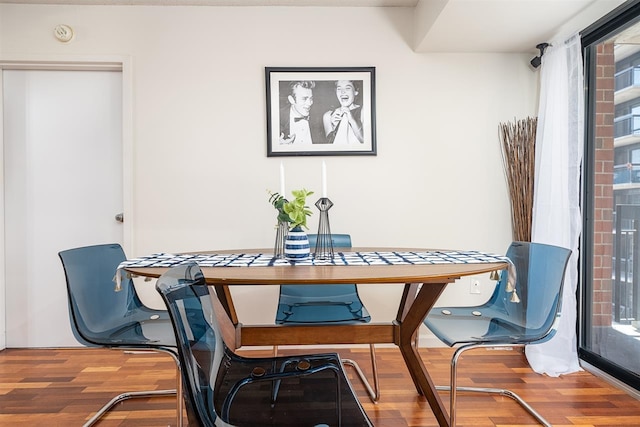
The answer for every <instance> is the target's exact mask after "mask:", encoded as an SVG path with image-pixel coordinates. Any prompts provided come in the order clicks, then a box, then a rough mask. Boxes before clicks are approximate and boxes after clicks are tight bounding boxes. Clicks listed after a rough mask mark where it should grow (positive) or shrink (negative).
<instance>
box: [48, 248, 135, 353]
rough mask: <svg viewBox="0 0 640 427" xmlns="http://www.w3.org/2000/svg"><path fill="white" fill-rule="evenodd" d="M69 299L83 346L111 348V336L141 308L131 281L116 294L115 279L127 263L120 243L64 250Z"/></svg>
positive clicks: (78, 338)
mask: <svg viewBox="0 0 640 427" xmlns="http://www.w3.org/2000/svg"><path fill="white" fill-rule="evenodd" d="M58 255H59V257H60V260H61V261H62V265H63V267H64V272H65V276H66V281H67V293H68V297H69V314H70V317H71V329H72V331H73V333H74V335H75V337H76V339H77V340H78V341H79V342H80V343H82V344H84V345H109V344H112V343H113V342H112V340H110V339H109V337H110V336H111V335H112V333H114V332H117V331H118V330H120V329H121V328H122V327H123V318H126V317H127V315H128V313H130V312H131V310H135V309H136V308H138V307H140V306H142V303H141V302H140V300H139V298H138V296H137V294H136V292H135V288H134V287H133V283H132V282H131V280H123V283H122V291H120V292H115V291H114V288H115V283H114V282H113V278H114V276H115V273H116V269H117V267H118V265H119V264H120V263H121V262H122V261H125V260H126V256H125V254H124V251H123V250H122V247H121V246H120V245H119V244H116V243H113V244H104V245H95V246H86V247H81V248H75V249H69V250H65V251H61V252H60V253H59V254H58Z"/></svg>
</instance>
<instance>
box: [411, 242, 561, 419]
mask: <svg viewBox="0 0 640 427" xmlns="http://www.w3.org/2000/svg"><path fill="white" fill-rule="evenodd" d="M570 254H571V251H570V250H569V249H565V248H561V247H558V246H551V245H544V244H540V243H528V242H513V243H512V244H511V246H510V247H509V249H508V251H507V257H508V258H509V259H510V260H511V261H512V263H513V266H514V267H515V271H516V277H517V278H516V283H515V286H514V284H513V283H511V284H510V283H509V275H508V273H507V271H506V270H505V271H503V272H502V274H501V276H500V281H499V282H498V284H497V285H496V288H495V290H494V292H493V294H492V296H491V298H490V299H489V300H488V301H487V302H486V303H484V304H482V305H479V306H473V307H434V308H433V309H432V310H431V312H430V313H429V315H428V316H427V318H426V319H425V321H424V323H425V325H426V326H427V327H428V328H429V329H430V330H431V332H433V333H434V334H435V335H436V337H438V338H439V339H440V340H441V341H442V342H444V343H445V344H447V345H448V346H450V347H454V346H458V347H457V348H456V351H455V352H454V354H453V357H452V359H451V384H450V386H446V387H438V389H439V390H448V391H450V408H449V416H450V425H451V426H452V427H454V426H455V425H456V395H457V391H464V392H481V393H497V394H501V395H504V396H508V397H510V398H512V399H514V400H515V401H517V402H518V403H519V404H520V405H522V407H523V408H524V409H526V410H527V411H528V412H529V413H530V414H531V415H532V416H533V417H535V418H536V419H537V420H538V421H539V422H540V423H541V424H543V425H545V426H550V424H549V423H548V422H547V421H546V420H545V419H544V418H543V417H542V416H541V415H540V414H539V413H538V412H536V411H535V410H534V409H533V408H532V407H531V406H530V405H529V404H528V403H527V402H525V401H524V400H523V399H522V398H521V397H520V396H518V395H517V394H516V393H514V392H512V391H510V390H505V389H498V388H480V387H460V386H458V385H457V369H458V362H459V359H460V356H461V355H462V353H464V352H465V351H468V350H472V349H476V348H483V347H484V348H494V347H515V346H524V345H527V344H537V343H541V342H544V341H547V340H549V339H550V338H551V337H552V336H553V335H554V333H555V330H556V329H555V328H556V322H557V319H558V318H559V316H560V307H561V305H562V303H561V300H562V288H563V283H564V273H565V268H566V265H567V262H568V260H569V256H570Z"/></svg>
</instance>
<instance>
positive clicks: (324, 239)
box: [314, 197, 333, 259]
mask: <svg viewBox="0 0 640 427" xmlns="http://www.w3.org/2000/svg"><path fill="white" fill-rule="evenodd" d="M332 206H333V202H332V201H331V200H329V199H328V198H326V197H321V198H320V199H318V201H317V202H316V207H317V208H318V210H320V222H319V224H318V235H317V239H316V251H315V254H314V258H316V259H333V239H331V227H330V226H329V209H331V207H332Z"/></svg>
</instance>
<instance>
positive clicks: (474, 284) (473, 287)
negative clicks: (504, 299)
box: [469, 279, 480, 294]
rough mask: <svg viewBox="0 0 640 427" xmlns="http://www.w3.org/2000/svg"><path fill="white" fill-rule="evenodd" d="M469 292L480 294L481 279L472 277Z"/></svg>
mask: <svg viewBox="0 0 640 427" xmlns="http://www.w3.org/2000/svg"><path fill="white" fill-rule="evenodd" d="M469 286H470V287H469V293H470V294H479V293H480V280H478V279H471V282H470V285H469Z"/></svg>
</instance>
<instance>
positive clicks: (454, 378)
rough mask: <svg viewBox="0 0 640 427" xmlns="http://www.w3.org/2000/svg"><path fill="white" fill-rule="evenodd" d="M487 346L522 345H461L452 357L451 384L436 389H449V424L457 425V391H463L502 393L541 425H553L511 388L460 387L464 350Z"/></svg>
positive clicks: (507, 345)
mask: <svg viewBox="0 0 640 427" xmlns="http://www.w3.org/2000/svg"><path fill="white" fill-rule="evenodd" d="M482 347H484V348H487V347H509V348H511V347H522V346H519V345H517V344H504V345H490V346H487V345H481V344H470V345H466V346H462V347H459V348H458V349H457V350H456V351H455V353H454V354H453V357H452V358H451V386H437V387H436V390H443V391H449V392H450V395H449V424H450V427H455V426H456V400H457V399H456V398H457V393H458V392H459V391H462V392H471V393H488V394H500V395H502V396H506V397H510V398H511V399H513V400H515V401H516V402H517V403H518V404H520V406H522V408H524V410H526V411H527V412H528V413H529V414H531V416H533V417H534V418H535V419H536V420H537V421H538V422H539V423H540V424H541V425H543V426H545V427H552V425H551V423H549V422H548V421H547V420H546V419H545V418H544V417H543V416H542V415H540V413H539V412H538V411H536V410H535V409H533V407H532V406H531V405H529V404H528V403H527V402H526V401H525V400H524V399H522V398H521V397H520V396H519V395H518V394H516V393H514V392H512V391H511V390H507V389H502V388H488V387H458V375H457V374H458V369H457V368H458V360H459V359H460V356H461V355H462V353H463V352H465V351H467V350H472V349H474V348H482Z"/></svg>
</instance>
